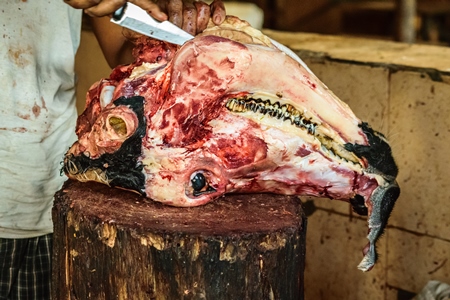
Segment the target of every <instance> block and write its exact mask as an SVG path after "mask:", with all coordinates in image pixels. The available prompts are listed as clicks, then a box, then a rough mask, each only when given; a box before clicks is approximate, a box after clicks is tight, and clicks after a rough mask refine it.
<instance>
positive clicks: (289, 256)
mask: <svg viewBox="0 0 450 300" xmlns="http://www.w3.org/2000/svg"><path fill="white" fill-rule="evenodd" d="M53 221H54V224H55V225H54V246H53V247H54V255H53V284H52V292H53V299H55V300H56V299H57V300H60V299H72V300H74V299H156V300H160V299H161V300H162V299H167V300H174V299H211V300H220V299H230V300H231V299H233V300H234V299H257V300H264V299H283V300H290V299H295V300H297V299H303V270H304V258H305V235H306V219H305V217H304V214H303V211H302V208H301V204H300V201H299V200H298V198H296V197H294V196H280V195H273V194H248V195H239V194H235V195H227V196H225V197H222V198H220V199H217V200H216V201H213V202H212V203H209V204H207V205H204V206H200V207H193V208H176V207H170V206H166V205H162V204H160V203H157V202H154V201H151V200H149V199H146V198H143V197H141V196H139V195H137V194H134V193H131V192H128V191H123V190H119V189H115V188H110V187H108V186H105V185H101V184H98V183H80V182H75V181H68V182H66V184H65V185H64V187H63V188H62V189H61V190H60V191H58V192H57V193H56V196H55V204H54V207H53Z"/></svg>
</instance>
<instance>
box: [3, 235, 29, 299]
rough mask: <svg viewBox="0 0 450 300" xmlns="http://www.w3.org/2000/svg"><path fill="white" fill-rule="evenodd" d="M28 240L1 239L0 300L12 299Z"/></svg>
mask: <svg viewBox="0 0 450 300" xmlns="http://www.w3.org/2000/svg"><path fill="white" fill-rule="evenodd" d="M27 244H28V239H4V238H0V300H6V299H11V298H10V297H11V293H12V290H13V287H14V286H15V285H16V283H17V274H18V273H19V269H20V266H21V265H22V261H23V256H24V253H25V250H26V246H27Z"/></svg>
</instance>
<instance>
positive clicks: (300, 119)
mask: <svg viewBox="0 0 450 300" xmlns="http://www.w3.org/2000/svg"><path fill="white" fill-rule="evenodd" d="M225 106H226V107H227V108H228V109H229V110H230V111H232V112H247V111H250V110H251V111H253V112H254V113H261V114H263V115H266V114H267V115H269V116H271V117H274V118H277V119H283V121H286V120H290V121H291V124H292V125H295V126H297V127H300V128H305V129H306V130H307V132H308V133H309V134H311V135H315V133H316V128H317V124H315V123H313V122H311V120H308V119H306V118H305V117H304V116H303V115H302V114H301V113H300V112H299V111H298V110H297V109H296V108H295V107H294V106H292V105H290V104H283V105H281V104H280V102H278V101H277V102H275V103H274V104H272V103H271V102H270V100H262V99H260V98H258V99H253V98H241V99H236V98H232V99H229V100H228V102H227V104H226V105H225Z"/></svg>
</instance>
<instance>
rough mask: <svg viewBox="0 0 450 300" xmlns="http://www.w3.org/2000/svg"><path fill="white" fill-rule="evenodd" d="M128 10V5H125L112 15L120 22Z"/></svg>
mask: <svg viewBox="0 0 450 300" xmlns="http://www.w3.org/2000/svg"><path fill="white" fill-rule="evenodd" d="M126 9H127V3H125V4H124V5H123V6H122V7H121V8H118V9H117V10H116V11H115V12H114V13H113V15H112V18H113V20H115V21H120V19H122V17H123V15H124V14H125V10H126Z"/></svg>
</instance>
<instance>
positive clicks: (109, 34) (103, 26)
mask: <svg viewBox="0 0 450 300" xmlns="http://www.w3.org/2000/svg"><path fill="white" fill-rule="evenodd" d="M91 24H92V29H93V31H94V34H95V36H96V38H97V41H98V43H99V45H100V48H101V49H102V52H103V55H104V56H105V59H106V61H107V62H108V65H109V66H110V67H111V68H114V67H116V66H117V65H120V64H128V63H131V62H132V61H133V57H132V55H131V50H132V48H133V44H132V43H131V42H130V41H128V40H127V39H126V38H125V36H124V35H123V34H122V30H123V29H122V27H121V26H119V25H116V24H114V23H111V22H110V18H109V17H102V18H96V17H93V18H91Z"/></svg>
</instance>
